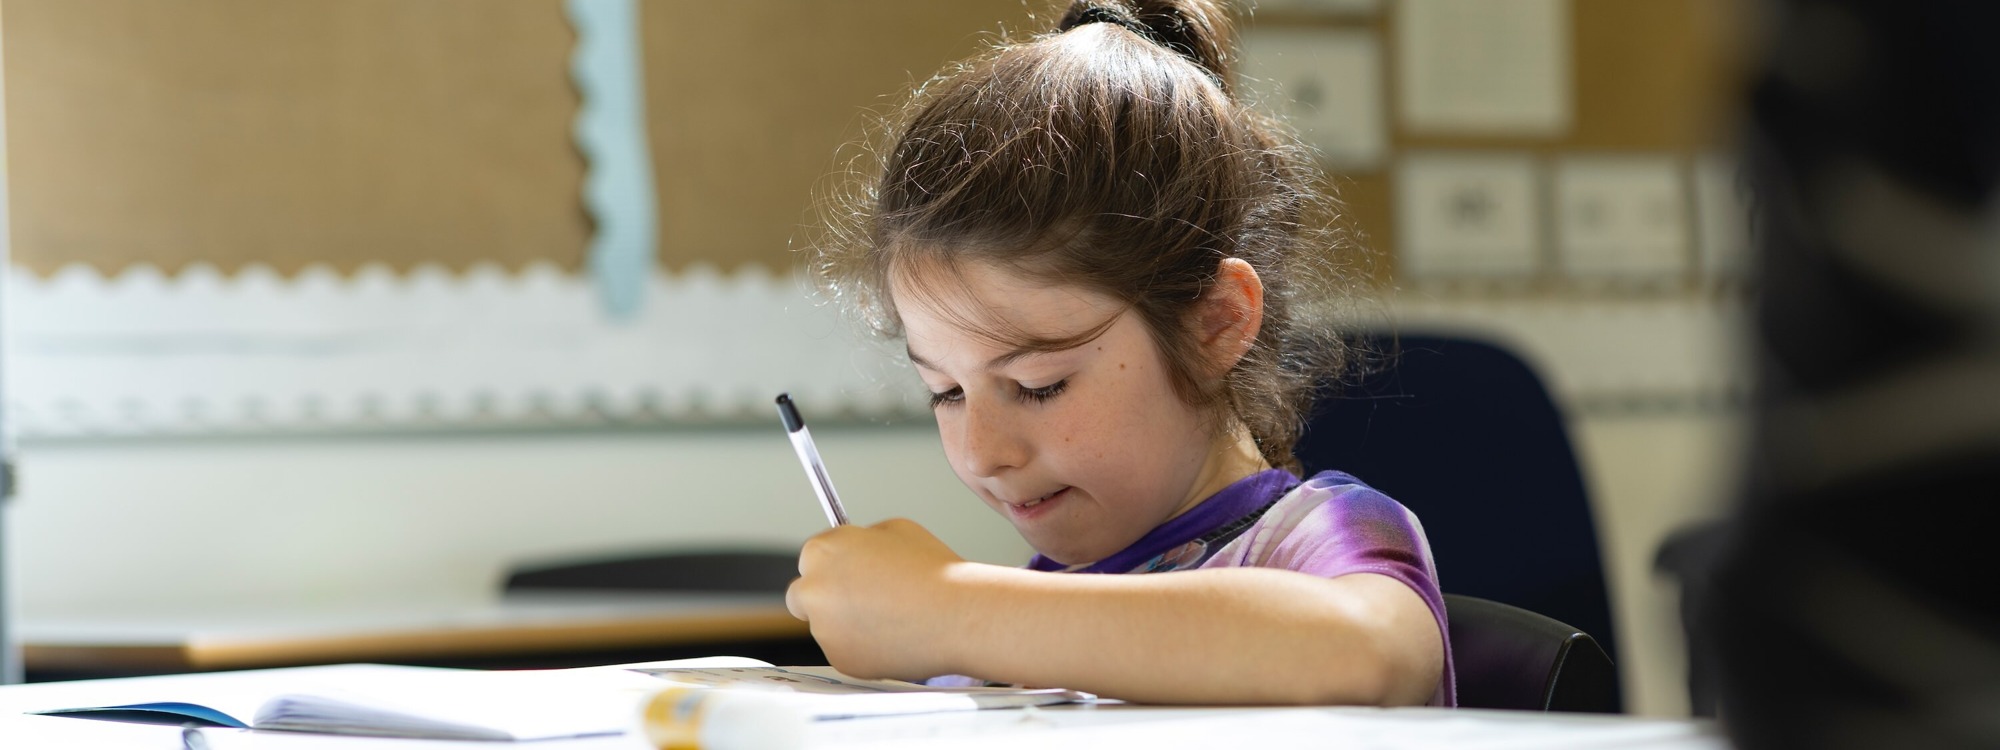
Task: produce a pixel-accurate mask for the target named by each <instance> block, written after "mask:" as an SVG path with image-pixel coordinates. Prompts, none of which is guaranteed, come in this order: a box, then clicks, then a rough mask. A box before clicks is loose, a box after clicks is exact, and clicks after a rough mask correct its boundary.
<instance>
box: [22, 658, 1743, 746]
mask: <svg viewBox="0 0 2000 750" xmlns="http://www.w3.org/2000/svg"><path fill="white" fill-rule="evenodd" d="M321 669H328V668H326V667H302V668H291V669H271V670H253V671H244V672H218V673H208V674H189V675H170V676H164V677H137V678H124V679H112V680H80V681H73V682H51V683H39V684H33V685H14V686H7V687H0V747H8V748H13V747H93V748H96V747H102V748H122V747H132V748H148V749H150V750H158V749H159V748H169V747H177V746H178V745H177V744H176V743H177V742H178V740H177V738H176V733H177V732H178V729H177V728H176V727H166V726H149V725H138V724H118V723H112V722H102V721H88V720H82V719H65V718H56V717H48V716H28V715H23V712H26V711H33V710H42V709H50V708H61V707H74V706H83V705H110V704H118V703H131V702H139V701H147V700H161V699H171V698H174V697H178V698H179V699H181V700H194V701H198V702H199V701H203V700H207V699H208V697H209V696H215V695H218V694H223V693H231V692H233V693H247V692H255V693H262V694H275V693H277V692H283V691H284V688H285V686H286V685H288V684H292V683H294V682H296V681H300V680H308V679H310V678H312V676H313V672H314V671H315V670H321ZM205 734H206V735H207V736H208V739H209V741H210V744H211V745H212V746H213V747H215V748H216V750H233V749H240V748H281V749H285V750H292V749H298V750H318V749H322V748H323V749H325V750H339V749H340V748H359V749H360V750H369V749H374V750H391V749H392V748H412V749H415V748H492V747H494V745H493V744H492V743H473V744H468V743H456V742H433V741H415V740H384V739H380V738H352V737H333V736H324V735H299V734H291V733H284V732H248V731H234V730H208V731H207V732H206V733H205ZM807 740H808V747H812V748H863V747H867V748H884V749H889V750H894V749H896V748H911V749H914V748H939V747H942V748H954V749H956V748H982V749H983V748H992V749H994V750H1000V749H1002V748H1006V749H1009V750H1011V749H1013V748H1022V747H1035V748H1057V749H1061V748H1092V749H1093V750H1094V749H1095V748H1103V747H1139V746H1154V747H1274V748H1305V747H1342V748H1358V749H1362V750H1367V749H1369V748H1377V749H1382V750H1390V749H1394V750H1412V749H1417V748H1447V747H1449V748H1454V750H1462V749H1465V748H1471V749H1472V750H1480V749H1482V748H1494V749H1495V750H1497V749H1498V748H1512V749H1514V750H1519V748H1538V749H1544V748H1546V749H1549V750H1563V749H1565V748H1573V749H1581V748H1600V747H1621V748H1622V747H1634V746H1643V747H1646V748H1649V750H1725V749H1726V748H1727V746H1728V745H1727V742H1726V741H1725V740H1724V739H1722V738H1721V737H1719V736H1718V735H1717V733H1716V731H1715V727H1714V725H1713V724H1710V723H1707V722H1698V721H1686V720H1658V719H1634V718H1628V717H1615V716H1579V715H1557V714H1540V713H1531V712H1506V711H1474V710H1464V709H1460V710H1451V709H1434V708H1408V709H1367V708H1261V709H1260V708H1160V707H1145V706H1106V707H1099V708H1078V709H1071V710H1060V709H1040V710H1033V711H966V712H956V713H948V714H928V715H922V716H902V717H881V718H873V719H852V720H846V721H828V722H818V723H816V724H815V725H814V726H813V727H812V728H811V730H810V731H809V733H808V736H807ZM533 745H534V747H535V748H536V749H537V750H578V749H581V748H591V749H593V750H595V749H596V748H612V747H622V748H635V747H639V746H640V745H639V743H637V742H635V741H634V740H633V738H631V737H629V736H627V737H598V738H587V739H579V740H553V741H538V742H535V743H533Z"/></svg>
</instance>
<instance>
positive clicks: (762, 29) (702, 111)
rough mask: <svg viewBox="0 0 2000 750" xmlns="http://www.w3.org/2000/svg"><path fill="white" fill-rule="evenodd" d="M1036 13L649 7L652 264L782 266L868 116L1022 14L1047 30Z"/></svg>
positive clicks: (945, 6)
mask: <svg viewBox="0 0 2000 750" xmlns="http://www.w3.org/2000/svg"><path fill="white" fill-rule="evenodd" d="M1045 6H1049V4H1047V3H1044V2H1042V1H1041V0H1030V2H1028V3H1026V4H1024V3H1023V2H1022V0H950V1H949V2H940V1H939V0H874V1H872V2H809V1H806V0H734V1H732V2H726V3H714V2H680V1H673V2H669V1H668V0H649V2H647V3H646V4H645V5H644V6H643V13H642V16H643V17H644V26H645V48H646V58H647V59H646V74H647V80H646V96H647V107H648V109H649V110H650V119H651V128H652V146H653V150H654V151H653V161H654V165H655V167H656V174H657V179H658V184H659V186H660V255H661V258H662V260H663V261H664V262H665V263H666V264H667V265H668V266H669V267H674V268H680V267H683V266H686V265H687V264H689V263H692V262H696V261H708V262H714V263H720V264H725V265H727V264H733V263H737V262H746V261H755V262H761V263H765V264H767V265H770V266H772V267H774V268H783V267H787V266H788V265H790V264H791V263H793V262H795V259H794V258H793V257H792V255H791V254H790V253H789V252H788V242H790V241H791V240H792V239H794V238H800V239H803V238H805V237H806V236H808V235H807V233H806V232H804V231H802V229H803V227H805V226H807V225H809V224H810V223H811V222H813V221H814V218H815V215H814V213H813V212H812V210H811V205H812V204H811V196H812V194H813V190H814V188H815V186H816V185H818V184H820V183H821V181H822V180H823V178H825V177H826V175H827V174H828V173H829V172H830V171H832V170H833V168H834V167H835V166H836V164H835V152H836V150H837V149H839V147H840V146H841V145H842V144H844V143H849V142H853V141H855V140H856V139H858V138H860V137H861V136H862V135H863V133H864V128H865V127H866V126H867V125H868V124H869V122H870V119H871V118H870V117H869V113H870V112H871V111H875V112H882V111H887V110H889V109H891V108H892V106H893V105H894V104H895V103H896V102H898V101H900V100H901V99H902V97H903V94H905V93H906V92H907V91H908V90H909V89H910V88H911V86H912V85H913V84H914V83H916V82H919V81H922V80H924V79H927V78H929V77H930V76H931V75H932V74H934V73H936V72H937V71H938V70H939V69H940V68H942V67H943V66H944V65H945V64H947V63H949V62H951V61H953V60H957V59H960V58H963V57H967V56H970V55H972V54H975V53H977V52H978V51H980V50H981V49H983V47H982V45H983V44H984V43H985V42H987V41H990V40H991V38H992V35H993V34H994V33H996V32H998V31H999V30H1000V29H1001V27H1002V24H1003V23H1004V24H1005V26H1006V28H1007V29H1009V30H1016V29H1022V28H1024V22H1025V21H1026V19H1027V16H1028V14H1029V11H1031V10H1033V11H1038V12H1039V15H1041V16H1042V17H1043V18H1044V19H1049V18H1051V17H1052V16H1053V12H1052V11H1050V10H1049V9H1048V7H1045ZM1049 7H1053V6H1049ZM1044 25H1046V24H1044ZM1027 28H1032V29H1036V30H1039V29H1040V28H1041V26H1040V25H1037V26H1030V27H1027Z"/></svg>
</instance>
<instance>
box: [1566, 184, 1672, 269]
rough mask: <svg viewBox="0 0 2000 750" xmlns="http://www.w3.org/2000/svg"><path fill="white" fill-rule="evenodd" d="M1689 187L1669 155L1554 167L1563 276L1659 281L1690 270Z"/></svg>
mask: <svg viewBox="0 0 2000 750" xmlns="http://www.w3.org/2000/svg"><path fill="white" fill-rule="evenodd" d="M1686 195H1687V193H1686V187H1685V183H1684V182H1683V178H1682V176H1681V169H1680V165H1679V163H1678V162H1677V161H1676V160H1675V159H1674V158H1673V157H1668V156H1572V157H1565V158H1563V159H1561V160H1560V161H1557V162H1556V167H1555V204H1556V205H1555V207H1556V246H1557V249H1558V250H1559V251H1560V254H1561V256H1562V267H1563V270H1564V272H1565V273H1568V274H1569V275H1571V276H1579V277H1612V278H1623V279H1628V280H1645V279H1657V278H1659V277H1663V276H1671V275H1674V274H1679V273H1682V272H1684V271H1685V270H1686V269H1687V263H1688V231H1687V201H1686Z"/></svg>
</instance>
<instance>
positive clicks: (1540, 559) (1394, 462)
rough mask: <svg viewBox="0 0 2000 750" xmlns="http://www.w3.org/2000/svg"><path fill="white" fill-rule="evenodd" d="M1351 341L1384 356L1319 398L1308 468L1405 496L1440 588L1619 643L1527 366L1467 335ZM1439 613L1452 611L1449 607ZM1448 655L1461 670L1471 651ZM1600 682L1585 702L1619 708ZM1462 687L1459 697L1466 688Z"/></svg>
mask: <svg viewBox="0 0 2000 750" xmlns="http://www.w3.org/2000/svg"><path fill="white" fill-rule="evenodd" d="M1355 343H1356V344H1357V345H1358V347H1359V348H1360V349H1361V350H1362V351H1364V352H1370V353H1372V354H1373V355H1375V356H1374V357H1373V358H1374V359H1378V360H1379V361H1378V362H1372V363H1369V365H1370V366H1369V367H1367V368H1364V369H1363V370H1362V371H1361V373H1360V375H1359V377H1358V378H1357V379H1356V382H1352V383H1347V384H1344V385H1343V386H1342V387H1341V389H1340V390H1339V392H1338V394H1337V396H1336V397H1335V398H1331V399H1328V400H1327V401H1326V402H1325V403H1323V404H1322V405H1321V406H1320V407H1319V408H1318V409H1316V410H1315V413H1314V415H1313V417H1312V420H1311V421H1310V422H1309V423H1308V424H1307V426H1306V432H1305V435H1304V436H1302V437H1301V438H1300V439H1299V445H1298V449H1297V451H1296V452H1297V455H1298V457H1299V461H1300V462H1301V463H1303V464H1305V469H1306V471H1307V472H1308V474H1310V473H1311V472H1318V471H1322V470H1326V469H1337V470H1340V471H1345V472H1347V473H1350V474H1353V475H1354V476H1355V477H1357V478H1359V479H1361V481H1363V482H1367V483H1368V484H1369V485H1370V486H1372V487H1374V488H1376V489H1378V490H1381V491H1382V492H1383V493H1385V494H1387V495H1388V496H1389V497H1392V498H1395V499H1396V500H1397V501H1398V502H1401V503H1402V504H1404V505H1405V506H1408V507H1409V508H1410V510H1411V511H1412V512H1414V513H1416V514H1417V518H1418V519H1419V520H1420V521H1422V522H1423V525H1424V535H1425V537H1427V538H1428V539H1429V541H1430V545H1431V553H1432V554H1433V555H1434V556H1435V557H1436V559H1437V567H1438V586H1439V587H1440V588H1442V589H1443V590H1444V592H1445V593H1446V594H1458V595H1464V596H1472V597H1478V598H1480V599H1487V600H1491V601H1494V602H1500V603H1503V604H1508V605H1512V606H1514V607H1519V608H1521V609H1524V610H1528V611H1529V612H1532V613H1534V614H1537V615H1541V616H1544V617H1548V618H1553V620H1554V621H1558V622H1559V623H1567V624H1568V625H1573V626H1575V628H1576V629H1578V630H1580V631H1581V632H1583V633H1585V634H1588V636H1589V637H1590V638H1592V639H1594V640H1595V643H1593V644H1592V645H1591V648H1593V649H1594V648H1597V646H1598V645H1599V644H1601V645H1602V647H1603V648H1602V652H1603V653H1605V654H1610V655H1615V654H1617V653H1618V650H1617V646H1616V641H1615V640H1614V628H1613V623H1612V618H1611V601H1610V596H1609V594H1608V593H1607V589H1606V587H1605V583H1604V563H1603V558H1602V555H1601V554H1600V553H1599V550H1598V546H1599V545H1598V542H1597V528H1596V524H1595V522H1594V520H1593V516H1592V513H1591V508H1590V500H1589V497H1588V495H1587V493H1586V492H1585V489H1584V484H1583V474H1582V472H1581V471H1580V470H1579V469H1578V467H1577V462H1576V455H1575V451H1574V449H1573V448H1572V446H1571V444H1570V440H1569V433H1568V431H1567V430H1566V429H1565V427H1564V425H1563V419H1562V413H1561V411H1560V410H1559V409H1558V408H1557V406H1556V403H1555V401H1554V400H1553V399H1552V398H1551V397H1550V396H1549V391H1548V388H1547V387H1545V386H1544V385H1543V383H1542V379H1541V378H1540V377H1539V376H1537V375H1536V374H1535V371H1534V369H1533V368H1532V367H1530V366H1529V365H1528V364H1527V363H1526V362H1525V361H1523V360H1522V359H1521V358H1520V357H1518V356H1516V355H1515V354H1514V353H1513V352H1511V351H1508V350H1507V349H1506V348H1504V347H1502V346H1500V345H1498V344H1495V343H1490V342H1486V341H1478V340H1474V339H1470V338H1464V337H1457V336H1427V335H1414V334H1412V335H1404V336H1400V337H1391V336H1364V337H1360V338H1357V339H1356V340H1355ZM1447 613H1448V615H1449V616H1450V617H1451V619H1452V624H1453V625H1457V624H1458V623H1457V619H1458V616H1459V614H1458V612H1457V610H1454V609H1451V608H1450V607H1447ZM1453 643H1454V644H1456V643H1457V640H1456V637H1454V640H1453ZM1454 656H1455V657H1457V658H1458V659H1459V660H1460V661H1459V663H1458V668H1459V670H1460V672H1461V673H1463V672H1464V670H1465V669H1466V668H1467V664H1466V663H1465V661H1464V659H1465V656H1464V655H1462V654H1456V653H1455V654H1454ZM1605 689H1607V690H1609V691H1610V693H1609V695H1608V696H1605V697H1604V699H1603V700H1602V701H1599V702H1594V703H1591V704H1590V705H1592V706H1593V707H1592V708H1591V709H1589V710H1602V711H1611V712H1616V711H1620V710H1622V709H1623V704H1624V701H1623V698H1622V696H1621V695H1620V692H1619V685H1618V683H1617V680H1616V679H1612V680H1610V681H1609V683H1608V684H1607V686H1606V688H1605ZM1460 690H1461V692H1460V701H1461V703H1465V701H1467V700H1469V699H1471V696H1469V695H1468V694H1467V693H1465V692H1464V690H1465V685H1464V684H1461V685H1460ZM1465 705H1471V704H1470V703H1465Z"/></svg>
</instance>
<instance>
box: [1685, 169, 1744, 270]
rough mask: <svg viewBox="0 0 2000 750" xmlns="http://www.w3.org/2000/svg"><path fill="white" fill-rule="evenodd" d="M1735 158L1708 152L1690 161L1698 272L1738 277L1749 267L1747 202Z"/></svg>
mask: <svg viewBox="0 0 2000 750" xmlns="http://www.w3.org/2000/svg"><path fill="white" fill-rule="evenodd" d="M1740 170H1741V167H1740V166H1739V165H1738V164H1737V163H1736V160H1735V159H1731V158H1729V157H1726V156H1721V155H1709V156H1703V157H1699V158H1697V159H1695V162H1694V201H1695V204H1694V205H1695V226H1696V227H1697V228H1698V229H1697V234H1698V235H1699V236H1700V238H1701V261H1700V262H1701V272H1702V273H1703V274H1704V275H1707V276H1710V277H1714V278H1724V279H1730V278H1739V277H1741V276H1743V275H1744V274H1745V273H1747V272H1748V271H1749V266H1750V261H1749V255H1750V202H1749V198H1748V194H1747V191H1748V188H1746V187H1744V186H1743V184H1742V181H1741V179H1740V177H1741V175H1740Z"/></svg>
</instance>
